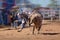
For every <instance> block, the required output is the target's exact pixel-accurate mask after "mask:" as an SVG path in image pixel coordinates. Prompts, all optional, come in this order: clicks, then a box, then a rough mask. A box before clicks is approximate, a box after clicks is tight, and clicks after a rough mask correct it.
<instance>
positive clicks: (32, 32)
mask: <svg viewBox="0 0 60 40" xmlns="http://www.w3.org/2000/svg"><path fill="white" fill-rule="evenodd" d="M34 31H35V26H33V32H32V34H34Z"/></svg>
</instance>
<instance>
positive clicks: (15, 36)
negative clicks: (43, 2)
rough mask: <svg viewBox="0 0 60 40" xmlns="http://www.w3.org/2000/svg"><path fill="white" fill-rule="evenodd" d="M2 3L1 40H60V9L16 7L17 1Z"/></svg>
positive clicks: (0, 12) (2, 0)
mask: <svg viewBox="0 0 60 40" xmlns="http://www.w3.org/2000/svg"><path fill="white" fill-rule="evenodd" d="M0 2H2V4H1V5H2V6H0V40H60V7H58V8H56V9H53V8H51V7H35V8H31V7H25V5H28V4H25V5H24V4H21V5H19V4H18V5H16V0H0ZM23 5H24V6H23ZM29 5H31V4H29Z"/></svg>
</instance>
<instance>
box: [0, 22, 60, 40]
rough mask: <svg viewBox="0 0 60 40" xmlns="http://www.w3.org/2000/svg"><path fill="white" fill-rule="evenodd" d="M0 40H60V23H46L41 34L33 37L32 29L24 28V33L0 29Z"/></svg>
mask: <svg viewBox="0 0 60 40" xmlns="http://www.w3.org/2000/svg"><path fill="white" fill-rule="evenodd" d="M0 40H60V22H50V21H48V22H47V21H45V22H44V23H43V25H42V28H41V30H40V34H37V31H35V34H34V35H32V27H29V28H24V29H23V31H21V32H17V30H7V28H0Z"/></svg>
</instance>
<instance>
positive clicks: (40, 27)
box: [38, 26, 41, 34]
mask: <svg viewBox="0 0 60 40" xmlns="http://www.w3.org/2000/svg"><path fill="white" fill-rule="evenodd" d="M40 29H41V26H40V27H38V34H39V31H40Z"/></svg>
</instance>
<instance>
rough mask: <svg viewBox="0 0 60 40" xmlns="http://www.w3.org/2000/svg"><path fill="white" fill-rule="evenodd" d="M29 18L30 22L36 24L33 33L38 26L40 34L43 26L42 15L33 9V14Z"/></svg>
mask: <svg viewBox="0 0 60 40" xmlns="http://www.w3.org/2000/svg"><path fill="white" fill-rule="evenodd" d="M29 19H30V24H32V23H33V24H34V26H33V32H32V33H33V34H34V31H35V28H36V29H37V31H38V34H39V31H40V29H41V26H42V19H43V17H42V15H41V14H40V13H38V12H36V11H33V12H32V14H31V15H30V16H29Z"/></svg>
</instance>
